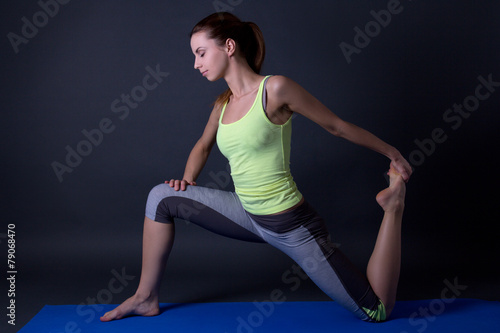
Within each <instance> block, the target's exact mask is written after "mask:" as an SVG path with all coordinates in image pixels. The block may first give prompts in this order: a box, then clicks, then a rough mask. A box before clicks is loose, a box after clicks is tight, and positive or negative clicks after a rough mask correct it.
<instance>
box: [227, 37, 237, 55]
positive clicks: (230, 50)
mask: <svg viewBox="0 0 500 333" xmlns="http://www.w3.org/2000/svg"><path fill="white" fill-rule="evenodd" d="M226 52H227V54H228V56H229V57H232V56H233V55H234V53H235V52H236V42H235V41H234V39H232V38H228V39H226Z"/></svg>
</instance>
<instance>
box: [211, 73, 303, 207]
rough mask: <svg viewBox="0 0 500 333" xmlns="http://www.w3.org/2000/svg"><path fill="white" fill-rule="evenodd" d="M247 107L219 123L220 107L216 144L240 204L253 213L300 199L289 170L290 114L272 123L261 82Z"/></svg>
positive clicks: (288, 205)
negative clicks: (238, 115)
mask: <svg viewBox="0 0 500 333" xmlns="http://www.w3.org/2000/svg"><path fill="white" fill-rule="evenodd" d="M269 77H270V76H266V78H265V79H264V80H262V82H261V83H260V86H259V91H258V93H257V97H256V98H255V101H254V103H253V105H252V107H251V108H250V110H249V111H248V112H247V113H246V114H245V115H244V116H243V118H241V119H240V120H238V121H236V122H233V123H231V124H223V123H222V118H223V116H224V111H225V110H226V105H227V103H226V104H224V106H223V108H222V112H221V115H220V118H219V128H218V130H217V145H218V146H219V149H220V151H221V152H222V154H223V155H224V156H225V157H226V158H227V159H228V160H229V165H230V167H231V177H232V178H233V182H234V187H235V191H236V194H237V195H238V197H239V198H240V201H241V203H242V204H243V208H245V210H246V211H248V212H249V213H252V214H255V215H268V214H274V213H278V212H280V211H283V210H285V209H288V208H290V207H292V206H294V205H295V204H297V203H298V202H299V201H300V200H301V199H302V194H301V193H300V192H299V191H298V189H297V186H296V184H295V182H294V181H293V178H292V175H291V173H290V145H291V135H292V117H290V119H288V121H287V122H286V123H285V124H283V125H276V124H273V123H272V122H271V121H270V120H269V119H268V118H267V116H266V114H265V111H264V107H263V99H262V96H263V91H264V83H265V81H266V80H267V78H269Z"/></svg>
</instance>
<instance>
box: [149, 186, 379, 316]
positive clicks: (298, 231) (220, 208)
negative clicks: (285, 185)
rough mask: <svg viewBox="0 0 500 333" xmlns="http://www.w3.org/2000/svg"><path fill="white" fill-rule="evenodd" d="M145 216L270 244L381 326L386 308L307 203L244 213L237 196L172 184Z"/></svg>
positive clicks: (161, 189)
mask: <svg viewBox="0 0 500 333" xmlns="http://www.w3.org/2000/svg"><path fill="white" fill-rule="evenodd" d="M146 216H147V217H148V218H150V219H151V220H154V221H157V222H160V223H173V221H174V218H179V219H182V220H186V221H189V222H192V223H195V224H197V225H199V226H201V227H203V228H205V229H208V230H210V231H213V232H215V233H217V234H220V235H223V236H227V237H231V238H235V239H240V240H245V241H250V242H261V243H263V242H266V243H268V244H270V245H272V246H274V247H276V248H278V249H279V250H281V251H283V252H284V253H286V254H287V255H288V256H290V257H291V258H292V259H293V260H294V261H295V262H296V263H297V264H298V265H299V266H300V267H301V268H302V269H303V270H304V272H305V273H306V274H307V275H308V276H309V277H310V278H311V280H312V281H314V283H316V285H317V286H318V287H319V288H321V290H323V291H324V292H325V293H326V294H327V295H328V296H330V297H331V298H332V299H333V300H334V301H336V302H338V303H339V304H340V305H342V306H343V307H345V308H346V309H348V310H349V311H351V312H353V313H354V314H355V315H356V316H357V317H358V318H360V319H362V320H365V321H382V320H384V319H385V308H384V305H383V304H382V302H381V301H380V300H379V298H378V297H377V296H376V295H375V293H374V292H373V290H372V288H371V286H370V284H369V282H368V280H367V279H366V277H365V276H364V275H363V274H361V273H360V272H359V271H358V270H357V268H356V267H355V266H354V265H353V264H352V263H351V262H350V261H349V260H348V259H347V258H346V257H345V256H344V254H343V253H342V252H341V251H340V250H339V249H338V248H336V247H335V246H334V244H333V243H332V242H331V241H330V238H329V235H328V231H327V229H326V225H325V223H324V221H323V219H322V218H321V217H320V216H319V215H318V214H317V213H316V212H315V211H314V209H313V208H312V207H311V206H310V205H309V204H308V203H307V202H304V203H303V204H301V205H300V206H298V207H297V208H295V209H293V210H291V211H288V212H286V213H282V214H278V215H264V216H258V215H253V214H250V213H248V212H247V211H245V209H244V208H243V206H242V205H241V202H240V200H239V199H238V196H237V195H236V194H235V193H233V192H227V191H221V190H216V189H211V188H206V187H200V186H188V187H187V189H186V191H175V190H174V189H173V188H171V187H170V186H169V185H168V184H160V185H157V186H155V187H154V188H153V189H152V190H151V192H150V193H149V197H148V201H147V204H146Z"/></svg>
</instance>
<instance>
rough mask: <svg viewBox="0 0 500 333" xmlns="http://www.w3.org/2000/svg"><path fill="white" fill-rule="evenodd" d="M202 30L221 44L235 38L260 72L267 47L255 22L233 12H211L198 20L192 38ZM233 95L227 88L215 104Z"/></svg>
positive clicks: (219, 103)
mask: <svg viewBox="0 0 500 333" xmlns="http://www.w3.org/2000/svg"><path fill="white" fill-rule="evenodd" d="M201 31H204V32H207V33H208V37H209V38H211V39H215V40H216V41H217V43H218V44H219V45H220V46H223V45H225V43H226V40H227V39H228V38H231V39H233V40H234V41H235V42H236V44H237V45H238V47H239V50H240V52H241V55H243V56H244V57H245V58H246V60H247V62H248V65H250V68H252V70H253V71H254V72H255V73H257V74H259V73H260V70H261V67H262V63H263V62H264V56H265V54H266V48H265V44H264V36H263V35H262V31H260V29H259V27H258V26H257V25H256V24H255V23H253V22H242V21H241V20H240V19H239V18H238V17H236V16H235V15H233V14H231V13H228V12H219V13H214V14H211V15H209V16H207V17H205V18H204V19H203V20H201V21H200V22H198V23H197V24H196V25H195V26H194V28H193V30H192V31H191V33H190V34H189V37H190V38H191V37H192V36H193V35H194V34H195V33H197V32H201ZM231 95H232V92H231V89H227V90H226V91H225V92H223V93H222V94H221V95H219V97H217V100H216V101H215V103H214V104H215V105H217V106H222V105H223V104H224V103H226V102H227V101H228V100H229V97H230V96H231Z"/></svg>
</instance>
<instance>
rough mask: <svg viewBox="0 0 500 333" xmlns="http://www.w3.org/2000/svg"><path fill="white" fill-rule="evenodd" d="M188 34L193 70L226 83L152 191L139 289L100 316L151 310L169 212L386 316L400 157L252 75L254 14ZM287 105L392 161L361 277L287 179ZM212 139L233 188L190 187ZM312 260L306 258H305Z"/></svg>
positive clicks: (366, 313) (399, 211)
mask: <svg viewBox="0 0 500 333" xmlns="http://www.w3.org/2000/svg"><path fill="white" fill-rule="evenodd" d="M190 37H191V48H192V51H193V54H194V56H195V62H194V67H195V69H197V70H199V71H200V73H201V74H202V75H203V76H204V77H206V78H207V79H208V80H209V81H216V80H218V79H221V78H223V79H224V80H226V82H227V84H228V87H229V89H228V90H227V91H226V92H225V93H223V94H222V95H221V96H219V98H218V99H217V101H216V103H215V106H214V108H213V110H212V113H211V115H210V118H209V120H208V123H207V125H206V127H205V130H204V132H203V134H202V136H201V137H200V139H199V140H198V142H197V143H196V144H195V146H194V148H193V149H192V151H191V153H190V155H189V158H188V161H187V163H186V168H185V171H184V176H183V178H182V180H174V179H172V180H170V181H166V182H165V184H160V185H158V186H156V187H154V188H153V189H152V190H151V192H150V194H149V197H148V201H147V204H146V217H145V221H144V234H143V263H142V272H141V279H140V282H139V286H138V289H137V291H136V293H135V295H134V296H132V297H131V298H129V299H127V300H126V301H125V302H123V303H122V304H121V305H120V306H118V307H117V308H116V309H114V310H112V311H110V312H107V313H106V314H105V315H104V316H103V317H101V320H102V321H110V320H114V319H120V318H123V317H125V316H127V315H131V314H134V315H142V316H154V315H157V314H159V312H160V310H159V300H158V296H159V289H160V281H161V278H162V274H163V271H164V267H165V264H166V261H167V258H168V256H169V254H170V250H171V248H172V244H173V239H174V225H173V219H174V218H183V219H186V220H187V219H189V221H191V222H193V223H196V224H198V225H200V226H202V227H204V228H207V229H209V230H212V231H214V232H216V233H219V234H221V235H225V236H229V237H233V238H236V239H242V240H247V241H255V242H267V243H269V244H271V245H273V246H275V247H277V248H278V249H280V250H282V251H283V252H285V253H286V254H288V255H289V256H290V257H291V258H292V259H293V260H295V261H296V262H297V263H298V264H299V265H301V267H302V268H303V269H304V271H305V272H306V273H307V274H308V276H309V277H310V278H311V279H312V280H313V281H314V282H315V283H316V284H317V285H318V286H319V287H320V288H321V289H322V290H323V291H324V292H325V293H327V294H328V295H329V296H330V297H331V298H332V299H334V300H335V301H336V302H338V303H339V304H340V305H342V306H344V307H345V308H347V309H348V310H350V311H351V312H353V313H354V314H355V315H356V316H357V317H359V318H360V319H362V320H365V321H382V320H385V319H386V318H387V317H388V316H389V314H390V313H391V311H392V309H393V307H394V304H395V300H396V289H397V283H398V279H399V271H400V254H401V244H400V238H401V222H402V215H403V208H404V196H405V184H404V183H405V181H408V179H409V177H410V175H411V167H410V165H409V164H408V162H407V161H406V160H405V159H404V158H403V157H402V156H401V154H400V153H399V152H398V151H397V150H396V149H395V148H394V147H392V146H390V145H388V144H387V143H385V142H383V141H382V140H380V139H378V138H377V137H376V136H374V135H373V134H371V133H369V132H367V131H365V130H363V129H361V128H359V127H357V126H355V125H353V124H350V123H348V122H345V121H343V120H342V119H340V118H339V117H337V116H336V115H335V114H333V113H332V112H331V111H330V110H329V109H328V108H326V107H325V106H324V105H323V104H321V103H320V102H319V101H318V100H317V99H315V98H314V97H313V96H312V95H311V94H309V93H308V92H307V91H305V90H304V89H303V88H302V87H301V86H299V85H298V84H297V83H295V82H294V81H292V80H291V79H289V78H286V77H283V76H265V77H264V76H261V75H259V72H260V69H261V66H262V62H263V60H264V55H265V48H264V40H263V37H262V33H261V31H260V29H259V28H258V27H257V26H256V25H255V24H254V23H250V22H241V21H240V20H239V19H238V18H237V17H235V16H234V15H232V14H230V13H216V14H212V15H210V16H208V17H206V18H205V19H203V20H202V21H200V22H199V23H198V24H197V25H196V26H195V27H194V28H193V30H192V32H191V35H190ZM293 112H296V113H299V114H302V115H303V116H305V117H307V118H309V119H311V120H312V121H314V122H316V123H317V124H319V125H320V126H322V127H323V128H325V129H326V130H327V131H328V132H330V133H332V134H333V135H335V136H338V137H342V138H345V139H347V140H349V141H351V142H354V143H356V144H359V145H362V146H365V147H367V148H370V149H372V150H375V151H377V152H379V153H381V154H383V155H385V156H387V157H388V158H389V159H390V160H391V163H390V165H391V167H390V170H389V172H388V175H389V177H390V185H389V187H388V188H387V189H385V190H383V191H381V192H380V193H379V194H378V195H377V198H376V199H377V202H378V203H379V204H380V206H381V207H382V208H383V210H384V212H385V214H384V217H383V220H382V224H381V227H380V231H379V234H378V238H377V241H376V245H375V248H374V251H373V254H372V256H371V258H370V261H369V263H368V267H367V276H364V275H362V274H360V273H359V272H358V270H357V269H356V268H355V267H354V266H353V264H351V263H350V262H349V261H348V260H347V259H346V257H345V256H344V255H343V254H342V252H341V251H340V250H339V249H337V248H335V246H334V245H333V243H332V242H331V241H330V239H329V236H328V232H327V229H326V227H325V222H324V221H323V220H322V219H321V217H319V216H318V214H317V213H316V212H315V211H314V210H313V208H312V207H311V206H310V205H309V204H308V203H307V201H306V200H305V199H304V197H303V196H302V194H301V193H300V192H299V190H298V189H297V186H296V184H295V182H294V181H293V178H292V176H291V174H290V169H289V159H290V136H291V119H292V117H291V116H292V114H293ZM216 141H217V144H218V146H219V148H220V150H221V152H222V153H223V154H224V155H225V156H226V157H227V158H228V160H229V163H230V166H231V176H232V178H233V182H234V186H235V192H236V193H232V192H226V191H220V190H215V189H209V188H204V187H199V186H195V185H196V179H197V177H198V175H199V174H200V172H201V170H202V168H203V166H204V164H205V162H206V160H207V158H208V155H209V153H210V151H211V149H212V146H213V145H214V143H215V142H216ZM311 260H314V265H306V263H310V262H311Z"/></svg>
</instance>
